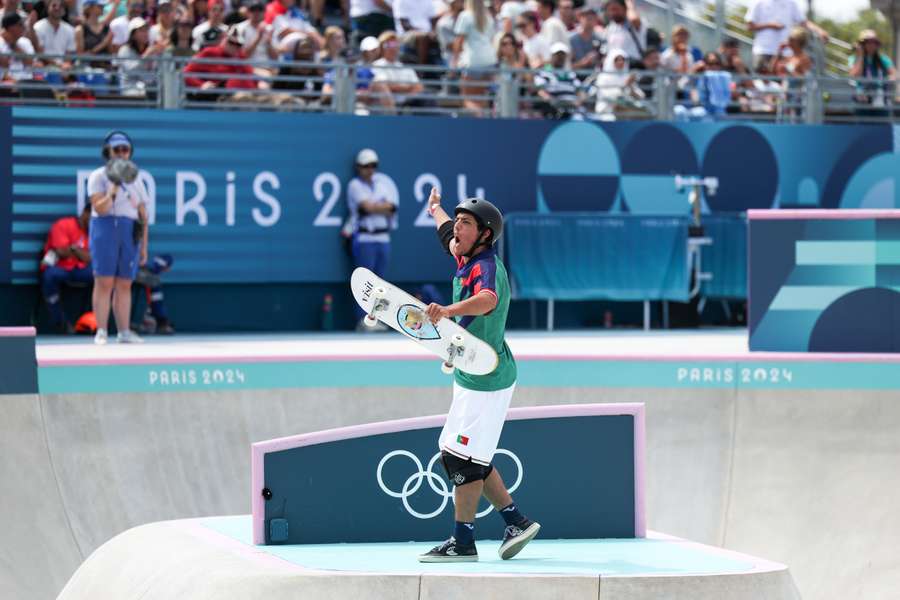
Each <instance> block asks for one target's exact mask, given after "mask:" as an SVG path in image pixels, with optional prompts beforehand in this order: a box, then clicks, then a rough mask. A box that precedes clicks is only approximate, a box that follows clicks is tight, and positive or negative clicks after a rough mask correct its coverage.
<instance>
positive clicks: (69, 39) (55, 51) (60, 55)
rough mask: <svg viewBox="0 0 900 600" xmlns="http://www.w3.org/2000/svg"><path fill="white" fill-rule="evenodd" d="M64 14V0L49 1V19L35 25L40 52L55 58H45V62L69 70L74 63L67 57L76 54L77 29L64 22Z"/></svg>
mask: <svg viewBox="0 0 900 600" xmlns="http://www.w3.org/2000/svg"><path fill="white" fill-rule="evenodd" d="M64 12H65V4H64V2H63V0H49V2H48V3H47V17H46V18H44V19H41V20H40V21H38V22H37V23H35V24H34V33H35V35H36V36H37V39H38V43H39V44H40V46H39V50H38V52H39V53H40V54H47V55H52V56H53V57H54V58H49V57H44V58H43V62H44V63H45V64H47V65H53V66H56V67H59V68H60V69H64V70H68V69H70V68H72V61H71V60H70V59H67V58H65V55H67V54H74V53H75V50H76V48H75V28H74V27H72V26H71V25H69V24H68V23H66V22H65V21H63V13H64Z"/></svg>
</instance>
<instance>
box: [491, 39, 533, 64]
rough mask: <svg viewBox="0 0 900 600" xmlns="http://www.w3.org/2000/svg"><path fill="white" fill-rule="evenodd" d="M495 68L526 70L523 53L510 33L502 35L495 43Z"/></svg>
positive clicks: (517, 41) (525, 59)
mask: <svg viewBox="0 0 900 600" xmlns="http://www.w3.org/2000/svg"><path fill="white" fill-rule="evenodd" d="M497 68H498V69H504V68H506V69H526V68H528V62H527V58H526V57H525V52H523V51H522V46H521V45H520V44H519V40H517V39H516V36H514V35H513V34H511V33H504V34H503V35H501V36H500V41H499V42H498V43H497Z"/></svg>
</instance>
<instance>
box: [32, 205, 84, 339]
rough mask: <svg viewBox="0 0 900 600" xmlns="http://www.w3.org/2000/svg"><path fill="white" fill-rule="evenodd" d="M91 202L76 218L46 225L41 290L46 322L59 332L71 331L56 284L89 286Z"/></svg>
mask: <svg viewBox="0 0 900 600" xmlns="http://www.w3.org/2000/svg"><path fill="white" fill-rule="evenodd" d="M90 220H91V205H90V203H85V205H84V207H83V208H82V209H81V214H79V215H78V216H77V217H63V218H61V219H59V220H57V221H56V222H55V223H53V225H52V226H51V227H50V233H49V234H48V235H47V242H46V243H45V244H44V252H43V258H42V260H41V291H42V293H43V295H44V302H45V303H46V304H47V310H48V311H49V313H50V323H51V325H53V328H54V329H56V330H57V331H59V332H60V333H72V332H74V331H75V329H74V327H73V326H72V324H71V323H70V322H69V321H68V320H67V319H66V316H65V314H63V309H62V304H61V303H60V301H59V291H60V290H59V286H60V284H63V283H78V284H83V285H91V284H92V283H93V282H94V276H93V275H92V274H91V268H90V263H91V250H90V247H89V244H88V225H89V223H90Z"/></svg>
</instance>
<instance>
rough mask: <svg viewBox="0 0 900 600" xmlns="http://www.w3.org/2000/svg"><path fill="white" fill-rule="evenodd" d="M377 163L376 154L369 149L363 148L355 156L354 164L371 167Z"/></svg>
mask: <svg viewBox="0 0 900 600" xmlns="http://www.w3.org/2000/svg"><path fill="white" fill-rule="evenodd" d="M377 162H378V154H376V153H375V151H374V150H372V149H371V148H364V149H362V150H360V151H359V154H357V155H356V164H358V165H371V164H373V163H377Z"/></svg>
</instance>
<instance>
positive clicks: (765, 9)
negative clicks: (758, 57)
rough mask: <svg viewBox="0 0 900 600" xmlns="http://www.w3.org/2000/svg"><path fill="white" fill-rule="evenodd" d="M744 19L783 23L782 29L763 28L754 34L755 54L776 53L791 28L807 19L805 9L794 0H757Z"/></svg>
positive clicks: (756, 21)
mask: <svg viewBox="0 0 900 600" xmlns="http://www.w3.org/2000/svg"><path fill="white" fill-rule="evenodd" d="M744 19H745V20H746V21H748V22H751V23H773V22H774V23H781V24H782V25H784V27H783V28H781V29H761V30H760V31H757V32H756V34H755V35H754V36H753V54H772V55H774V54H776V53H777V52H778V46H780V45H781V44H782V42H784V41H785V40H786V39H787V38H788V36H789V35H790V33H791V29H792V28H793V27H795V26H797V25H799V24H800V23H803V22H804V21H806V16H804V14H803V11H801V10H800V7H799V6H797V3H796V2H794V0H756V2H754V3H753V4H751V5H750V8H748V9H747V16H746V17H744Z"/></svg>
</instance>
